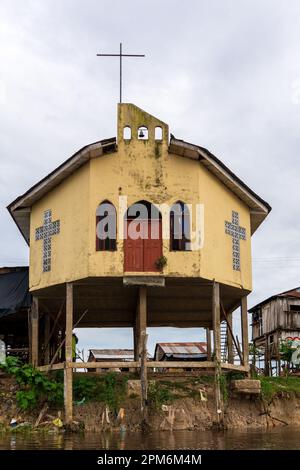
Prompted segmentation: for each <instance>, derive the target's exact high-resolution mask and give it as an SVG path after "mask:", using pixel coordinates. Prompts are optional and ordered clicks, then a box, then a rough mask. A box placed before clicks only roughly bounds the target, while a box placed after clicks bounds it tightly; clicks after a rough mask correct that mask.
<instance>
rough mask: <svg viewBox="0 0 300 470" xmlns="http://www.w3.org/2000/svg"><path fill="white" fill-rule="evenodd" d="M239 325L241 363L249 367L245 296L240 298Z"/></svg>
mask: <svg viewBox="0 0 300 470" xmlns="http://www.w3.org/2000/svg"><path fill="white" fill-rule="evenodd" d="M241 325H242V349H243V365H244V366H245V367H249V336H248V309H247V297H246V296H244V297H242V298H241Z"/></svg>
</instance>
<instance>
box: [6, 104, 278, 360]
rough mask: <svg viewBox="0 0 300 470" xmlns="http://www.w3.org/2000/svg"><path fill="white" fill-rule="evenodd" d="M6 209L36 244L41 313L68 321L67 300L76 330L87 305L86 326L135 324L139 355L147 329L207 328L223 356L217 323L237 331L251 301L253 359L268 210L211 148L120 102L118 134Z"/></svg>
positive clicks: (33, 256)
mask: <svg viewBox="0 0 300 470" xmlns="http://www.w3.org/2000/svg"><path fill="white" fill-rule="evenodd" d="M8 209H9V211H10V213H11V215H12V217H13V219H14V221H15V222H16V224H17V226H18V227H19V229H20V231H21V233H22V235H23V236H24V238H25V240H26V242H27V243H28V245H29V247H30V268H29V283H30V291H31V293H32V294H33V296H34V297H35V298H36V305H37V303H39V309H38V312H39V313H38V317H39V316H40V315H41V314H45V315H46V313H45V312H49V311H50V312H52V313H53V314H54V313H55V312H58V311H60V309H62V310H63V312H64V313H63V315H65V317H66V322H67V318H68V305H69V308H70V309H71V310H72V321H71V323H70V324H69V330H70V329H71V330H72V328H73V326H74V324H75V320H76V319H79V318H80V316H81V313H82V312H85V311H86V313H85V315H84V317H83V318H82V319H81V321H80V325H79V326H82V327H93V326H94V327H96V326H100V327H101V326H118V327H120V326H127V327H128V326H132V327H133V328H134V329H135V334H134V341H135V358H136V361H137V362H138V361H141V360H142V359H141V334H142V332H143V334H145V331H146V327H147V326H179V327H180V326H181V327H190V326H193V327H195V326H199V327H205V328H207V329H208V331H210V330H213V331H214V349H215V356H216V355H217V359H218V360H219V359H220V351H219V350H220V333H219V328H220V322H221V321H222V320H224V319H225V320H226V321H227V322H228V323H229V329H230V316H231V313H232V311H233V310H234V309H236V308H237V307H239V306H240V305H241V304H243V311H244V312H245V309H246V313H244V324H242V326H243V325H244V333H243V334H244V341H243V349H245V351H244V356H243V358H242V362H244V364H243V365H244V367H247V358H246V355H247V346H246V342H247V340H246V336H247V334H248V329H247V328H248V326H247V318H246V317H247V307H246V302H245V299H246V297H247V295H248V294H249V292H251V289H252V280H251V271H252V269H251V235H252V234H253V233H254V232H255V230H256V229H257V228H258V227H259V225H260V224H261V223H262V222H263V220H264V219H265V217H266V216H267V215H268V213H269V211H270V209H271V208H270V206H269V205H268V204H267V203H266V202H265V201H264V200H263V199H261V198H260V197H259V196H258V195H257V194H255V193H254V192H253V191H252V190H251V189H250V188H249V187H248V186H247V185H246V184H245V183H243V182H242V181H241V180H240V179H239V178H238V177H237V176H235V175H234V174H233V173H232V171H231V170H229V169H228V168H227V167H226V166H225V165H224V164H223V163H222V162H221V161H220V160H219V159H217V158H216V157H215V156H214V155H212V154H211V153H210V152H209V151H208V150H206V149H204V148H203V147H200V146H198V145H194V144H191V143H188V142H185V141H182V140H179V139H176V138H175V137H174V136H173V135H172V134H171V137H170V135H169V128H168V125H167V124H165V123H164V122H162V121H161V120H159V119H157V118H155V117H153V116H151V115H150V114H148V113H146V112H145V111H143V110H141V109H139V108H138V107H136V106H135V105H133V104H126V103H124V104H119V105H118V130H117V138H111V139H106V140H102V141H99V142H96V143H93V144H90V145H87V146H86V147H84V148H82V149H81V150H79V151H78V152H77V153H76V154H74V155H73V156H72V157H70V158H69V159H68V160H67V161H66V162H64V163H63V164H62V165H61V166H60V167H58V168H57V169H55V170H54V171H53V172H52V173H51V174H49V175H48V176H46V177H45V178H44V179H43V180H41V181H40V182H39V183H37V184H36V185H34V186H33V187H32V188H31V189H29V190H28V191H27V192H26V193H25V194H23V195H22V196H20V197H18V198H17V199H16V200H15V201H14V202H12V203H11V204H10V206H9V207H8ZM66 285H67V286H69V287H70V286H72V292H71V291H70V290H69V292H71V296H72V302H71V304H70V302H69V303H68V298H67V300H66V302H65V304H64V300H65V298H66ZM67 291H68V289H67ZM67 297H68V296H67ZM70 305H71V307H70ZM141 311H143V315H141ZM49 321H50V322H51V324H53V322H54V321H55V320H54V318H53V317H51V318H50V320H49ZM246 330H247V331H246ZM229 336H230V335H229ZM232 341H234V338H233V337H232V334H231V337H230V338H229V339H228V341H227V349H228V351H229V350H230V347H231V350H232V345H231V346H230V343H232ZM208 342H210V333H209V339H208ZM66 343H67V344H68V341H66ZM209 348H210V346H209V345H208V349H209ZM228 354H229V356H230V351H229V353H228ZM241 354H242V353H241ZM67 355H68V351H66V357H67ZM231 356H232V351H231ZM35 358H36V354H35ZM35 360H36V361H37V359H35ZM231 362H233V361H232V357H231ZM138 365H140V363H139V364H138ZM89 367H90V366H89ZM98 367H99V366H98ZM146 369H147V366H146Z"/></svg>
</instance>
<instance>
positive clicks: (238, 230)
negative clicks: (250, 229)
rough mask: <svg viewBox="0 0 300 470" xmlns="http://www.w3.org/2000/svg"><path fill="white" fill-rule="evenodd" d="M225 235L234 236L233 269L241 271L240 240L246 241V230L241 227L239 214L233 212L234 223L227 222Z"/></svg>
mask: <svg viewBox="0 0 300 470" xmlns="http://www.w3.org/2000/svg"><path fill="white" fill-rule="evenodd" d="M225 233H227V235H231V236H232V267H233V269H234V271H240V270H241V252H240V240H246V229H245V228H243V227H240V226H239V213H238V212H235V211H232V222H228V221H227V220H226V221H225Z"/></svg>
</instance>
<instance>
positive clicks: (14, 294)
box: [0, 266, 31, 362]
mask: <svg viewBox="0 0 300 470" xmlns="http://www.w3.org/2000/svg"><path fill="white" fill-rule="evenodd" d="M28 278H29V268H28V267H27V266H25V267H19V266H16V267H2V268H0V340H1V341H4V344H5V354H6V356H17V357H19V358H20V359H22V360H23V361H24V362H27V361H28V359H29V323H28V322H29V318H30V317H29V311H30V307H31V295H30V293H29V288H28V284H29V279H28Z"/></svg>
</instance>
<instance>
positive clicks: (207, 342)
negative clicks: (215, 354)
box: [206, 328, 211, 361]
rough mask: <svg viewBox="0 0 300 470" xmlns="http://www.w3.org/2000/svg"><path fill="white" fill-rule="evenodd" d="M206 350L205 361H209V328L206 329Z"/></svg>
mask: <svg viewBox="0 0 300 470" xmlns="http://www.w3.org/2000/svg"><path fill="white" fill-rule="evenodd" d="M206 350H207V361H211V332H210V329H209V328H206Z"/></svg>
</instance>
